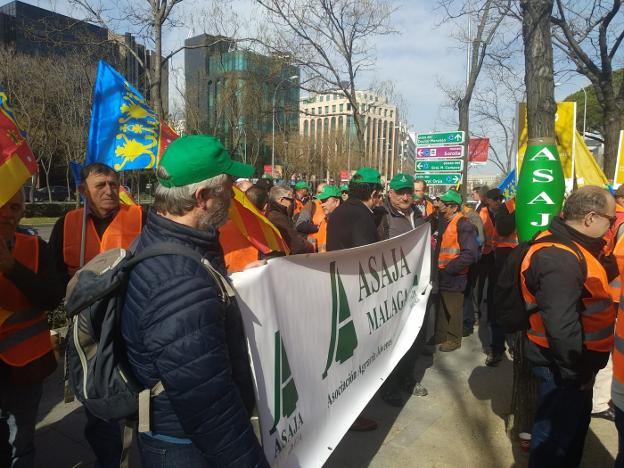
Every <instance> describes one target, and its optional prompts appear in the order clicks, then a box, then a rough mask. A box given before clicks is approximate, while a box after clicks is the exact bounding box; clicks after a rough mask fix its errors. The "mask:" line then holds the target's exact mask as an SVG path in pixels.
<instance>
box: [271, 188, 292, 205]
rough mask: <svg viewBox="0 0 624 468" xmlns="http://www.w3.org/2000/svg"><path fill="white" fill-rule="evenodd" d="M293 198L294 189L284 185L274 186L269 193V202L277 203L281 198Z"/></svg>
mask: <svg viewBox="0 0 624 468" xmlns="http://www.w3.org/2000/svg"><path fill="white" fill-rule="evenodd" d="M292 196H293V191H292V189H291V188H290V187H286V186H284V185H274V186H273V187H271V191H270V192H269V200H271V201H272V202H277V201H279V200H280V198H292Z"/></svg>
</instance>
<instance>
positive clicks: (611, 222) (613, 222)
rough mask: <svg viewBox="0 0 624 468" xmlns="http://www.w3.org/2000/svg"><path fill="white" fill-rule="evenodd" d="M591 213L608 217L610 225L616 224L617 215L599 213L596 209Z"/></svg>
mask: <svg viewBox="0 0 624 468" xmlns="http://www.w3.org/2000/svg"><path fill="white" fill-rule="evenodd" d="M590 213H594V214H595V215H596V216H599V217H601V218H604V219H608V220H609V226H613V225H614V224H615V222H616V221H617V216H609V215H606V214H603V213H598V212H596V211H591V212H590Z"/></svg>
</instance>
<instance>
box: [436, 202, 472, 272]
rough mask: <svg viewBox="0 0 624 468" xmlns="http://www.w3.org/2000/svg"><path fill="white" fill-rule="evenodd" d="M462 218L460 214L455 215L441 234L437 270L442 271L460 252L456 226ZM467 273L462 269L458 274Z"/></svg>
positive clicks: (465, 269)
mask: <svg viewBox="0 0 624 468" xmlns="http://www.w3.org/2000/svg"><path fill="white" fill-rule="evenodd" d="M462 218H464V215H463V214H461V213H459V212H458V213H456V214H455V216H454V217H453V219H451V222H450V223H449V225H448V226H447V227H446V230H445V231H444V234H442V243H441V244H440V255H439V256H438V268H440V270H444V269H445V268H446V266H447V265H448V264H449V263H450V262H451V261H453V260H455V259H456V258H457V257H459V253H460V252H461V246H460V245H459V233H458V229H457V225H458V223H459V221H460V220H461V219H462ZM463 273H468V268H464V269H463V270H462V271H460V274H463Z"/></svg>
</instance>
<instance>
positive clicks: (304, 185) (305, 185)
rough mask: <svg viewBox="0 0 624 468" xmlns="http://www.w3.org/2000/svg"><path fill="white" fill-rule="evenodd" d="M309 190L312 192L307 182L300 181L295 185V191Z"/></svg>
mask: <svg viewBox="0 0 624 468" xmlns="http://www.w3.org/2000/svg"><path fill="white" fill-rule="evenodd" d="M302 189H308V190H310V186H309V185H308V183H307V182H306V181H305V180H300V181H298V182H297V183H296V184H295V190H302Z"/></svg>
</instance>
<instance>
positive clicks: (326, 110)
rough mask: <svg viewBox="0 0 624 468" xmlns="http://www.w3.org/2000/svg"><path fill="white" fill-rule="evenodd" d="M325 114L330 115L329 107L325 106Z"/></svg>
mask: <svg viewBox="0 0 624 468" xmlns="http://www.w3.org/2000/svg"><path fill="white" fill-rule="evenodd" d="M325 113H326V114H329V106H325Z"/></svg>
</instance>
